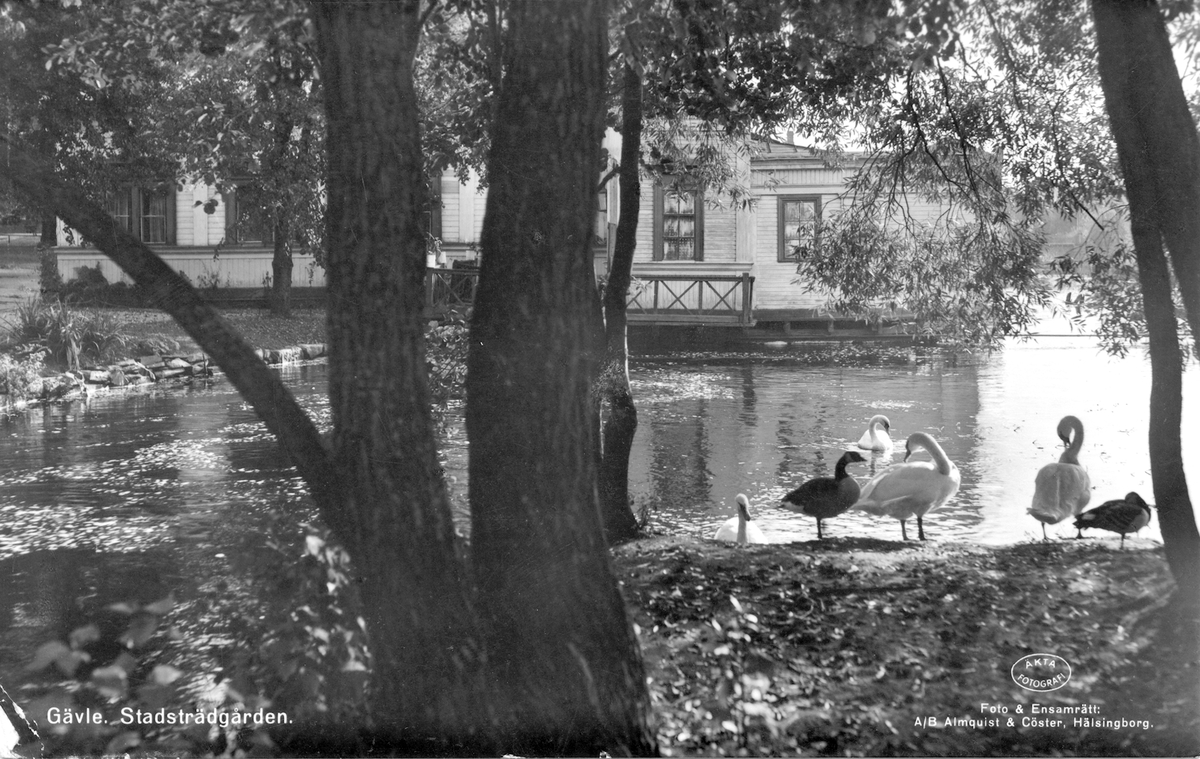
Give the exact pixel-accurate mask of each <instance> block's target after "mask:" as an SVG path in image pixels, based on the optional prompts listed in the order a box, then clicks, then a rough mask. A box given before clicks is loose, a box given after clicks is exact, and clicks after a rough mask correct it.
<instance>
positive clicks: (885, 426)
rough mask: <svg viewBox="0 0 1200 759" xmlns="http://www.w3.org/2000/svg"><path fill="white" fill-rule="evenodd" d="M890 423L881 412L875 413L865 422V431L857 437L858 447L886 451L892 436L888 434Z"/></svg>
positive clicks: (890, 443)
mask: <svg viewBox="0 0 1200 759" xmlns="http://www.w3.org/2000/svg"><path fill="white" fill-rule="evenodd" d="M891 429H892V423H891V422H890V421H888V418H887V417H886V416H884V415H883V414H876V415H875V416H873V417H871V421H869V422H867V431H866V432H864V433H863V435H862V437H860V438H859V439H858V447H859V448H862V449H864V450H868V451H888V450H891V448H892V438H891V436H890V435H889V434H888V432H890V431H891Z"/></svg>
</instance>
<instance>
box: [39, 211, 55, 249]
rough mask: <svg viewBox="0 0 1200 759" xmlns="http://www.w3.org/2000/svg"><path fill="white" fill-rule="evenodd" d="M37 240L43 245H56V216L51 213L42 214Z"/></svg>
mask: <svg viewBox="0 0 1200 759" xmlns="http://www.w3.org/2000/svg"><path fill="white" fill-rule="evenodd" d="M38 226H39V231H40V232H41V236H40V238H39V240H38V241H39V242H40V243H42V244H43V245H58V217H56V216H55V215H54V214H52V213H45V214H42V219H41V224H39V225H38Z"/></svg>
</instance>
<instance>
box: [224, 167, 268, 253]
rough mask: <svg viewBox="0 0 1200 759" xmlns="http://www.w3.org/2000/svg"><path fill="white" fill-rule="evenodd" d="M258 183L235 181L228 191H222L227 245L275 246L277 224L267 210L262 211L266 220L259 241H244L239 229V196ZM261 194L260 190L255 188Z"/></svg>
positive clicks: (252, 180)
mask: <svg viewBox="0 0 1200 759" xmlns="http://www.w3.org/2000/svg"><path fill="white" fill-rule="evenodd" d="M255 184H256V182H255V180H254V179H252V178H244V179H235V180H234V181H233V184H232V186H231V187H229V188H228V189H227V190H222V192H221V200H222V202H224V203H225V244H226V245H242V246H247V247H253V246H261V247H266V248H270V247H273V246H274V245H275V222H274V220H272V219H271V217H270V215H269V214H268V213H267V212H266V209H265V208H264V209H262V211H263V213H262V215H263V218H264V225H265V226H264V227H263V228H262V229H260V232H261V233H262V236H261V238H260V239H257V240H245V239H242V235H243V232H242V231H241V230H239V229H238V225H237V219H238V202H239V201H238V196H239V195H241V194H243V192H241V191H243V190H244V191H245V192H248V191H249V188H250V187H251V186H253V185H255ZM255 189H256V190H257V191H259V192H261V189H260V188H255Z"/></svg>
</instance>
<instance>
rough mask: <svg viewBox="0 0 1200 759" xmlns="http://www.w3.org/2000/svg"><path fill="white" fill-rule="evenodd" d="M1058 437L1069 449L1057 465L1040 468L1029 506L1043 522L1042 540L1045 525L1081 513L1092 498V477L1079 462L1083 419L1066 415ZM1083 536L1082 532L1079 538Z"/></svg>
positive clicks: (1061, 422) (1059, 428) (1044, 537)
mask: <svg viewBox="0 0 1200 759" xmlns="http://www.w3.org/2000/svg"><path fill="white" fill-rule="evenodd" d="M1072 432H1074V435H1072V434H1071V433H1072ZM1058 437H1059V438H1060V439H1061V440H1062V441H1063V444H1064V445H1065V446H1066V447H1067V449H1066V450H1065V451H1063V453H1062V455H1061V456H1059V458H1058V463H1057V464H1047V465H1046V466H1044V467H1042V468H1041V469H1040V470H1038V473H1037V478H1036V479H1035V480H1034V491H1033V504H1032V505H1031V506H1030V507H1029V514H1031V515H1032V516H1033V518H1034V519H1036V520H1038V521H1039V522H1041V523H1042V539H1043V540H1045V539H1046V525H1048V524H1058V523H1059V522H1061V521H1062V520H1064V519H1066V518H1067V517H1073V516H1075V515H1076V514H1078V513H1080V512H1081V511H1083V507H1084V506H1087V503H1088V501H1089V500H1090V499H1091V497H1092V483H1091V480H1090V479H1089V478H1088V473H1087V470H1086V469H1084V468H1083V467H1082V466H1081V465H1080V464H1079V449H1080V448H1082V447H1083V422H1081V421H1079V419H1078V418H1077V417H1074V416H1064V417H1063V418H1062V419H1061V420H1060V421H1059V423H1058ZM1082 535H1083V533H1082V532H1081V533H1080V534H1079V535H1077V536H1076V537H1082Z"/></svg>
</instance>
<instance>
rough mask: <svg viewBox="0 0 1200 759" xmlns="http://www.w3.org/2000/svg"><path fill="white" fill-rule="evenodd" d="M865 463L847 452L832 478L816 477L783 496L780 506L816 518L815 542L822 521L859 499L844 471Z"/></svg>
mask: <svg viewBox="0 0 1200 759" xmlns="http://www.w3.org/2000/svg"><path fill="white" fill-rule="evenodd" d="M863 461H866V459H865V458H863V455H862V454H861V453H859V452H858V451H846V452H845V453H843V454H842V457H841V458H840V459H838V462H837V466H836V467H834V471H833V476H832V477H816V478H814V479H811V480H809V481H808V482H806V483H804V484H803V485H801V486H800V487H798V488H796V489H795V490H793V491H792V492H790V493H788V494H787V495H785V496H784V497H783V507H784V508H785V509H789V510H791V511H799V512H800V513H801V514H807V515H809V516H810V517H815V518H816V520H817V540H821V539H822V538H823V537H824V535H822V534H821V521H822V520H824V519H829V518H830V517H836V516H837V515H838V514H841V513H842V512H844V511H846V510H847V509H849V508H850V507H851V506H853V505H854V503H855V501H857V500H858V494H859V488H858V482H857V481H856V480H855V479H854V478H853V477H851V476H850V475H849V474H848V473H847V472H846V467H847V465H849V464H855V463H860V462H863Z"/></svg>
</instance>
